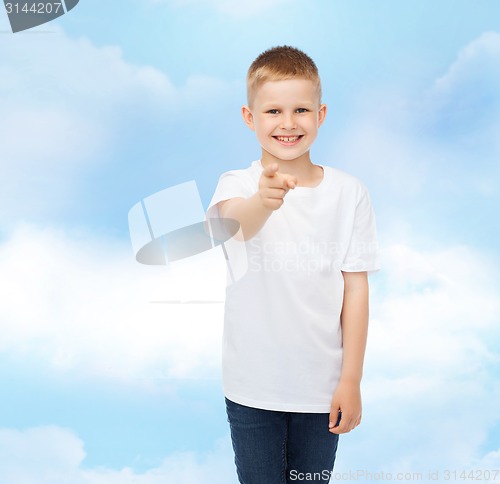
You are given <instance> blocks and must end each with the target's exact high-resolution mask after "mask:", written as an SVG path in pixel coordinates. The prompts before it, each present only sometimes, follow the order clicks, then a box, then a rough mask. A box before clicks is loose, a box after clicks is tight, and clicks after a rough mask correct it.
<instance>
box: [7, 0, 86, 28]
mask: <svg viewBox="0 0 500 484" xmlns="http://www.w3.org/2000/svg"><path fill="white" fill-rule="evenodd" d="M79 1H80V0H59V1H57V2H56V1H53V2H51V1H43V2H41V1H39V0H38V1H34V0H21V1H12V0H4V4H5V9H6V10H7V16H8V17H9V22H10V26H11V28H12V32H13V33H16V32H21V31H22V30H28V29H31V28H33V27H37V26H38V25H42V24H45V23H47V22H50V21H52V20H54V19H56V18H58V17H61V16H62V15H64V14H65V13H68V12H69V11H70V10H72V9H73V8H75V7H76V5H77V4H78V2H79Z"/></svg>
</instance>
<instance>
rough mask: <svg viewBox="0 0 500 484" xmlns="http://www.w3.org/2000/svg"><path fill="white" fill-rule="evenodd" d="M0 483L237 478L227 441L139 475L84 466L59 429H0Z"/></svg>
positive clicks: (199, 482)
mask: <svg viewBox="0 0 500 484" xmlns="http://www.w3.org/2000/svg"><path fill="white" fill-rule="evenodd" d="M0 450H1V452H0V456H1V457H0V480H1V481H2V482H4V483H8V484H11V483H12V484H14V483H16V484H129V483H130V484H132V483H133V484H213V483H214V482H217V483H218V484H233V483H234V482H235V480H236V478H235V472H234V464H233V460H232V449H231V444H230V440H229V437H226V438H223V439H220V440H218V441H216V442H215V443H214V448H213V449H212V450H211V451H208V452H204V453H201V452H200V453H197V452H176V453H174V454H171V455H169V456H167V457H166V458H165V459H164V460H163V462H162V463H161V464H160V465H159V466H158V467H156V468H152V469H149V470H147V471H146V472H143V473H140V472H135V471H133V470H132V469H130V468H123V469H120V470H114V469H108V468H102V467H100V468H90V469H89V468H88V467H87V466H84V465H83V463H84V462H83V461H84V458H85V451H84V444H83V442H82V441H81V439H79V438H78V437H77V436H76V435H74V433H72V432H71V431H70V430H68V429H63V428H59V427H35V428H30V429H27V430H24V431H20V430H13V429H0Z"/></svg>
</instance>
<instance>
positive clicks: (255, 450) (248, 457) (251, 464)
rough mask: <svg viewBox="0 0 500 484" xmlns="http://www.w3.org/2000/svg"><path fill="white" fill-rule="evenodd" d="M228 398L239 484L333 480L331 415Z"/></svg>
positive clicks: (334, 442) (334, 443)
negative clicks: (280, 409)
mask: <svg viewBox="0 0 500 484" xmlns="http://www.w3.org/2000/svg"><path fill="white" fill-rule="evenodd" d="M225 400H226V412H227V417H228V422H229V425H230V428H231V440H232V443H233V449H234V454H235V458H234V462H235V464H236V471H237V473H238V479H239V481H240V483H241V484H292V483H295V482H329V481H330V477H331V471H332V470H333V464H334V462H335V454H336V452H337V444H338V440H339V436H338V435H337V434H332V433H331V432H329V430H328V422H329V414H328V413H298V412H277V411H274V410H261V409H259V408H252V407H247V406H245V405H240V404H239V403H235V402H232V401H231V400H228V399H227V398H226V399H225Z"/></svg>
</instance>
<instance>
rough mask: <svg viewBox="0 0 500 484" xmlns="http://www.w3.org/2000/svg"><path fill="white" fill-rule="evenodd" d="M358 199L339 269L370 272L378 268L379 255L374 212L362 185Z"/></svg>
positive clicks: (366, 191)
mask: <svg viewBox="0 0 500 484" xmlns="http://www.w3.org/2000/svg"><path fill="white" fill-rule="evenodd" d="M358 200H359V201H358V203H357V205H356V210H355V214H354V223H353V228H352V235H351V240H350V243H349V247H348V249H347V252H346V255H345V257H344V261H343V264H342V268H341V270H343V271H345V272H364V271H366V272H368V273H372V272H376V271H378V270H380V256H379V247H378V242H377V230H376V223H375V213H374V211H373V207H372V204H371V200H370V195H369V193H368V190H367V189H366V188H365V187H362V191H361V194H360V197H359V199H358Z"/></svg>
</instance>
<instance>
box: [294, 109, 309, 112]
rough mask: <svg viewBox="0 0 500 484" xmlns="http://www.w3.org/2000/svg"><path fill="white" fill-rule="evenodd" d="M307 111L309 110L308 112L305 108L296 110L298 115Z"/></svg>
mask: <svg viewBox="0 0 500 484" xmlns="http://www.w3.org/2000/svg"><path fill="white" fill-rule="evenodd" d="M308 111H309V110H308V109H306V108H298V109H297V112H298V113H307V112H308Z"/></svg>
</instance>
